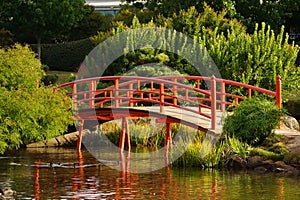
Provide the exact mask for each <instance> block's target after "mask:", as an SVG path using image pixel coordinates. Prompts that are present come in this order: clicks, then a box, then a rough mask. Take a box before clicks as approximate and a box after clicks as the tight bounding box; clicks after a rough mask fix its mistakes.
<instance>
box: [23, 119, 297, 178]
mask: <svg viewBox="0 0 300 200" xmlns="http://www.w3.org/2000/svg"><path fill="white" fill-rule="evenodd" d="M150 122H151V120H149V119H148V120H145V119H139V120H138V121H134V122H133V121H131V123H129V127H128V128H129V135H130V138H131V145H132V150H135V151H139V149H145V148H146V149H148V150H151V149H152V150H155V149H159V148H163V147H164V140H165V127H164V125H162V124H153V123H150ZM100 127H101V128H99V129H98V130H96V131H94V132H93V133H90V132H88V131H85V134H84V136H83V137H92V138H93V141H96V140H97V139H98V141H100V140H99V138H98V137H102V136H103V134H105V135H106V136H107V138H108V139H109V140H110V141H111V142H112V143H114V144H115V145H116V146H118V143H119V135H120V131H121V128H120V123H119V121H117V120H116V121H110V122H106V123H104V124H102V125H101V126H100ZM171 129H172V136H173V137H174V136H175V135H176V134H180V133H178V131H179V129H180V130H181V131H185V132H187V133H190V134H195V133H196V135H195V138H194V140H193V142H191V143H190V144H189V145H188V147H187V150H186V151H185V152H184V153H183V154H182V156H180V157H179V158H178V159H177V160H175V161H174V162H172V164H171V165H172V167H174V168H201V169H208V168H211V169H233V170H252V171H255V172H258V173H268V172H272V173H284V174H293V175H299V174H300V152H296V153H295V152H293V151H290V149H289V147H288V146H287V144H288V143H289V141H291V138H294V137H288V136H284V135H277V134H275V135H272V136H271V137H269V138H267V139H266V141H265V143H264V144H263V145H262V146H257V147H253V146H251V145H248V144H247V143H243V142H240V141H239V140H238V139H236V138H235V137H228V136H221V138H220V139H219V140H215V141H216V143H215V145H212V143H213V141H214V138H213V137H212V136H211V138H210V137H207V136H206V134H205V133H202V132H200V131H196V132H195V130H194V129H193V128H190V127H186V126H184V125H180V124H172V125H171ZM286 130H287V129H286ZM77 136H78V133H77V132H73V133H69V134H66V135H63V136H59V137H56V138H53V139H51V140H49V141H47V142H39V143H33V144H30V145H27V148H47V147H75V146H76V142H77ZM295 137H297V138H299V139H300V134H299V136H295ZM299 141H300V140H299ZM93 145H101V144H100V143H97V142H95V143H93Z"/></svg>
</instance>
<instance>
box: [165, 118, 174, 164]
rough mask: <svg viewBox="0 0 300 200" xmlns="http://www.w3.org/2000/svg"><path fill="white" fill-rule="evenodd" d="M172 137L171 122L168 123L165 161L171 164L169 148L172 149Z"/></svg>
mask: <svg viewBox="0 0 300 200" xmlns="http://www.w3.org/2000/svg"><path fill="white" fill-rule="evenodd" d="M171 144H172V137H171V123H169V122H167V123H166V139H165V163H166V165H169V163H170V162H169V150H170V149H171Z"/></svg>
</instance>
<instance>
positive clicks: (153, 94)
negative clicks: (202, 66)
mask: <svg viewBox="0 0 300 200" xmlns="http://www.w3.org/2000/svg"><path fill="white" fill-rule="evenodd" d="M228 87H231V90H230V91H233V88H236V89H239V90H240V91H243V93H245V95H243V96H242V95H237V94H231V93H228V92H226V90H227V88H228ZM59 88H65V89H67V91H68V96H70V97H71V98H72V99H73V110H74V113H76V115H75V118H76V120H80V121H81V122H82V126H81V127H80V130H79V140H78V148H79V149H80V147H81V137H82V129H83V123H84V121H89V120H98V121H99V122H106V121H110V120H114V119H122V121H123V123H122V132H121V136H120V148H121V150H123V148H124V143H125V140H128V138H129V137H128V135H127V125H126V124H127V123H126V119H128V118H137V117H148V116H152V117H155V118H157V122H162V123H166V129H167V134H166V137H167V138H166V144H169V143H170V140H171V136H170V123H181V124H185V125H187V126H191V127H193V128H196V129H199V130H201V131H204V132H206V133H210V134H220V133H221V131H222V116H223V114H222V113H224V111H225V110H226V107H227V106H230V105H232V104H234V105H238V104H239V101H241V100H243V99H245V98H247V97H248V98H251V96H252V94H253V92H259V93H264V94H266V95H270V96H274V97H275V98H276V104H277V106H278V107H281V80H280V76H277V81H276V91H270V90H267V89H263V88H259V87H255V86H252V85H247V84H243V83H240V82H235V81H231V80H225V79H221V78H216V77H215V76H212V77H202V76H162V77H140V76H104V77H93V78H87V79H81V80H76V81H73V82H69V83H65V84H62V85H59V86H57V87H56V89H59ZM68 88H69V89H68ZM126 143H127V144H128V145H129V143H130V142H128V141H127V142H126Z"/></svg>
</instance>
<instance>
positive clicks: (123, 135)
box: [119, 117, 130, 152]
mask: <svg viewBox="0 0 300 200" xmlns="http://www.w3.org/2000/svg"><path fill="white" fill-rule="evenodd" d="M126 134H127V119H126V117H123V118H122V130H121V134H120V142H119V148H120V151H121V152H123V150H124V146H125V140H126ZM128 140H129V139H128ZM127 142H128V141H127ZM129 143H130V140H129Z"/></svg>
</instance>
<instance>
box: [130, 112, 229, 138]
mask: <svg viewBox="0 0 300 200" xmlns="http://www.w3.org/2000/svg"><path fill="white" fill-rule="evenodd" d="M126 108H128V109H129V108H130V109H135V110H142V111H150V112H152V113H160V114H164V115H166V116H169V117H172V118H176V119H178V120H180V121H182V122H187V123H188V124H194V125H196V126H198V127H200V128H204V129H207V130H208V131H209V132H210V133H213V134H217V135H219V134H221V133H222V128H223V120H224V117H225V113H224V112H221V111H220V110H217V119H216V120H217V126H216V130H211V119H208V118H206V117H204V116H201V115H199V114H197V113H194V112H190V111H187V110H183V109H180V108H175V107H171V106H165V107H164V111H163V112H160V107H159V106H143V107H142V106H141V107H126ZM188 108H189V109H192V110H195V111H198V108H197V107H188ZM201 111H202V112H203V113H205V114H208V115H209V114H210V113H211V110H210V109H207V108H202V109H201ZM150 115H151V114H150Z"/></svg>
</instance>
